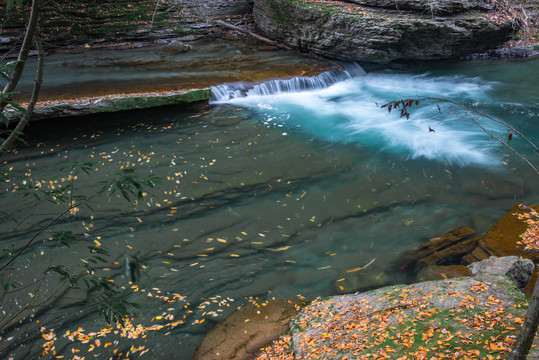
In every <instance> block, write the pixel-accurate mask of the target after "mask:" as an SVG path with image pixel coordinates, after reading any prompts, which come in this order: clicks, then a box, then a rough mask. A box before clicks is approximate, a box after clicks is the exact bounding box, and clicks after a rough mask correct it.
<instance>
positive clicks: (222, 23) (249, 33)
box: [215, 20, 294, 51]
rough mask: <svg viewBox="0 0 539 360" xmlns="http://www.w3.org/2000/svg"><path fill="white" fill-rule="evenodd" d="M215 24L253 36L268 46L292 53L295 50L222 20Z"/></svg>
mask: <svg viewBox="0 0 539 360" xmlns="http://www.w3.org/2000/svg"><path fill="white" fill-rule="evenodd" d="M215 23H216V24H217V25H221V26H222V27H225V28H228V29H231V30H236V31H239V32H242V33H244V34H247V35H249V36H252V37H254V38H255V39H257V40H260V41H262V42H265V43H266V44H270V45H273V46H277V47H278V48H281V49H285V50H290V51H293V50H294V49H292V48H291V47H289V46H286V45H283V44H280V43H278V42H277V41H273V40H270V39H268V38H265V37H263V36H260V35H258V34H255V33H254V32H252V31H249V30H247V29H244V28H241V27H239V26H236V25H232V24H229V23H227V22H224V21H222V20H216V21H215Z"/></svg>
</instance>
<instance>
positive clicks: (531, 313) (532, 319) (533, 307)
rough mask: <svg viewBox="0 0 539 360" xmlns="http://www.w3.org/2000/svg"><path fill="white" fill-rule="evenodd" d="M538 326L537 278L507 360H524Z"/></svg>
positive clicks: (538, 296)
mask: <svg viewBox="0 0 539 360" xmlns="http://www.w3.org/2000/svg"><path fill="white" fill-rule="evenodd" d="M538 325H539V276H538V277H537V280H536V281H535V289H534V291H533V295H532V298H531V301H530V307H529V308H528V312H527V313H526V319H525V320H524V324H522V329H521V330H520V334H519V336H518V338H517V342H516V344H515V347H514V349H513V351H512V352H511V356H510V357H509V359H508V360H526V357H527V356H528V353H529V351H530V349H531V346H532V343H533V339H534V338H535V333H536V332H537V326H538Z"/></svg>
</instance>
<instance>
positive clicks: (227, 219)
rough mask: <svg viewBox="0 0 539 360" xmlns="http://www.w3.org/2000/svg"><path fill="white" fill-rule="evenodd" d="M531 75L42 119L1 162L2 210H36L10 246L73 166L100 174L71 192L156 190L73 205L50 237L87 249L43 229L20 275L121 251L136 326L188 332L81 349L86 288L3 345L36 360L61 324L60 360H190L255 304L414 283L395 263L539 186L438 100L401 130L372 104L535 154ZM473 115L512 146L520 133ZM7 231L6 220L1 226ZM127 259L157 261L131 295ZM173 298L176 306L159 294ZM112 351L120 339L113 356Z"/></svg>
mask: <svg viewBox="0 0 539 360" xmlns="http://www.w3.org/2000/svg"><path fill="white" fill-rule="evenodd" d="M538 67H539V62H538V61H537V60H535V61H527V62H501V61H497V62H491V61H477V62H453V63H442V64H436V65H431V66H428V67H423V68H418V69H416V70H407V71H395V70H385V71H378V72H371V73H364V72H363V71H361V69H358V68H357V67H353V66H349V67H348V70H347V72H345V73H338V72H334V73H331V74H330V75H328V74H326V75H324V78H323V79H322V80H320V79H310V80H309V79H302V80H292V81H289V82H285V83H283V82H281V83H275V82H273V83H268V84H263V85H259V86H258V87H255V88H253V84H249V83H242V84H229V85H227V86H226V87H220V88H218V89H217V88H216V89H215V91H214V93H216V94H221V95H220V96H216V98H215V99H214V100H213V101H212V103H211V104H198V105H193V106H190V107H187V108H185V107H168V108H159V109H153V110H149V111H134V112H129V113H121V114H111V115H102V116H94V117H91V118H81V119H76V122H74V121H75V120H74V119H66V120H58V121H50V122H47V123H46V124H45V123H43V124H39V123H36V124H33V125H32V126H31V127H30V129H29V132H28V137H29V139H30V144H29V145H28V146H26V147H22V148H20V149H19V150H18V151H17V152H16V153H14V154H11V155H9V156H8V157H6V158H5V159H4V158H3V159H2V160H5V161H7V164H6V165H5V166H6V167H8V168H13V169H12V175H10V182H9V183H7V184H5V185H3V191H2V194H1V203H0V204H1V206H0V207H1V210H3V211H7V212H9V213H10V214H12V215H13V216H14V217H16V218H19V219H21V218H25V217H26V216H29V217H28V219H27V220H26V221H25V222H24V223H23V224H22V225H21V226H20V227H18V228H16V229H15V230H14V231H13V232H12V233H10V234H9V235H8V237H7V238H4V239H3V240H2V243H3V245H5V246H9V245H11V244H15V245H17V246H21V244H23V243H24V242H25V241H26V240H27V239H28V238H29V237H31V236H32V234H35V232H36V230H35V228H36V227H35V226H34V225H32V224H35V223H36V222H39V223H40V224H46V222H47V221H48V219H50V218H51V217H53V216H54V214H58V212H59V211H60V210H59V208H58V207H55V206H54V205H52V204H50V203H44V202H41V203H39V204H37V205H36V204H35V202H34V200H33V199H32V197H26V198H22V197H19V196H18V195H17V194H16V192H15V193H14V192H13V189H14V188H15V187H17V186H18V187H21V186H22V185H23V184H24V183H25V182H26V183H30V182H32V181H33V182H36V181H40V183H41V184H42V185H41V186H42V188H44V189H46V188H49V187H51V186H55V187H57V186H58V183H61V178H62V177H65V175H63V174H66V172H67V170H62V169H63V168H67V167H69V166H70V165H71V164H73V163H74V162H85V161H94V162H95V166H94V170H92V173H91V174H90V175H86V174H84V173H79V174H78V178H77V180H76V181H75V185H76V186H75V189H76V190H75V193H78V194H92V193H93V192H95V191H97V190H98V189H99V188H100V186H101V183H100V181H101V180H107V179H110V178H111V177H113V175H114V173H116V172H118V171H120V170H121V169H125V168H132V169H135V170H136V172H137V174H139V175H140V176H146V175H148V174H150V173H152V174H154V175H157V176H159V177H161V178H162V179H163V182H162V184H160V185H159V186H158V187H157V188H156V189H154V190H149V191H147V192H148V193H147V194H146V195H145V197H144V200H143V201H141V202H139V203H138V204H136V205H132V204H129V203H127V202H125V201H123V200H122V199H117V198H115V197H113V198H107V197H99V198H97V199H95V200H93V201H92V207H93V209H94V211H90V210H89V209H86V208H83V207H81V209H80V211H79V212H77V213H76V214H74V215H69V216H66V217H64V218H62V220H61V221H59V222H58V223H56V224H55V225H54V231H58V230H69V231H73V232H74V233H76V234H80V235H81V238H80V240H78V241H76V242H74V243H73V244H72V245H71V247H69V248H66V247H62V246H59V245H57V244H56V243H55V242H54V241H50V240H47V239H48V238H49V237H50V234H47V233H45V234H43V235H42V236H39V237H38V238H37V240H36V241H35V242H34V243H33V244H32V245H31V246H30V251H28V252H27V253H26V255H25V256H23V257H22V259H20V261H18V262H17V264H16V266H15V267H14V270H15V271H14V275H13V276H14V277H15V278H16V279H17V280H18V281H20V282H22V283H32V284H33V281H34V279H41V275H40V274H41V273H42V271H43V269H45V268H46V267H47V266H48V264H49V263H58V262H61V263H63V264H66V265H68V266H70V267H71V268H77V266H79V265H80V264H81V260H80V258H81V257H83V256H84V255H85V254H87V245H88V243H89V242H90V243H91V242H95V240H97V241H98V242H99V243H100V244H101V245H102V246H103V247H106V248H108V249H110V251H111V253H112V258H114V259H116V258H117V261H116V262H117V264H114V263H112V264H105V265H102V266H103V268H102V269H101V270H100V271H101V273H102V274H103V276H109V277H111V278H112V279H114V280H115V282H116V283H117V284H118V285H121V286H124V287H125V291H124V295H125V298H126V299H129V300H131V301H134V302H137V303H139V304H140V305H141V306H142V310H139V311H138V312H137V313H136V315H135V316H133V319H132V322H133V324H140V325H142V326H145V327H149V326H151V325H154V324H165V323H169V324H170V320H166V319H165V317H167V316H169V315H173V316H174V319H175V320H177V319H181V320H182V321H184V322H185V324H183V325H178V326H168V327H165V328H164V329H161V330H159V331H148V332H147V334H146V335H147V336H146V337H144V338H143V337H139V338H137V339H126V338H123V337H121V336H120V334H108V335H107V336H104V337H102V338H99V337H97V338H94V339H92V340H91V341H90V342H88V343H81V342H80V341H79V342H71V341H70V340H68V339H67V338H64V337H62V335H64V334H66V331H68V330H69V331H71V332H73V331H75V330H76V329H77V328H78V327H82V328H83V329H84V333H86V334H88V333H91V332H97V331H99V330H101V329H103V328H106V324H105V323H104V321H103V320H102V319H101V318H100V316H99V315H98V314H97V313H96V311H95V308H94V307H92V306H90V305H89V304H88V303H87V302H86V301H85V298H86V297H87V296H88V294H87V292H86V291H85V290H76V291H75V292H72V293H66V294H64V295H62V296H60V293H58V294H57V295H58V302H57V303H55V304H54V306H48V305H46V304H44V305H40V306H37V302H35V303H34V305H36V306H37V307H36V310H37V309H39V310H40V311H42V313H41V314H40V316H39V319H40V323H39V324H36V322H35V320H32V321H30V322H28V323H24V324H18V325H16V326H14V327H12V328H10V330H9V332H8V333H6V334H3V335H2V336H3V337H5V338H9V337H11V336H13V337H14V339H18V341H17V342H13V344H16V346H14V347H12V348H6V347H3V348H2V349H0V351H2V353H3V354H8V355H12V356H14V357H15V358H21V359H22V358H36V357H38V355H37V354H39V353H40V352H41V349H42V344H43V343H44V340H43V338H42V337H41V333H40V332H39V327H40V326H44V327H45V328H46V331H47V332H48V331H49V330H51V329H54V334H55V335H56V337H57V340H56V342H55V346H56V350H57V352H58V353H59V354H63V355H66V356H72V351H74V350H72V349H77V350H80V353H76V354H77V355H79V356H87V358H88V357H90V356H92V355H94V354H95V355H99V356H100V357H101V356H102V357H107V358H108V356H112V351H113V349H115V348H119V349H120V350H119V351H123V352H124V353H125V352H126V351H128V350H129V348H130V347H131V346H135V347H139V346H144V350H142V349H141V350H138V352H136V354H140V353H141V352H142V351H145V350H149V351H148V352H147V353H145V355H143V356H146V357H148V358H159V359H165V358H175V359H190V358H191V357H192V354H193V351H194V349H195V347H196V345H197V343H198V342H199V341H200V340H201V338H202V337H203V335H204V333H206V332H207V331H209V330H210V329H212V328H213V327H214V326H215V324H216V323H218V321H219V320H220V319H222V317H223V316H224V315H225V314H227V313H229V312H230V311H231V310H232V309H234V308H236V307H237V306H239V305H241V304H243V303H246V302H248V301H250V300H251V301H252V300H253V299H255V298H258V299H259V300H258V301H262V300H264V299H268V298H272V297H275V298H293V299H298V298H300V299H303V298H305V299H313V298H315V297H317V296H327V295H333V294H339V293H343V292H353V291H361V290H365V289H369V288H373V287H377V286H382V285H386V284H395V283H402V282H407V281H413V274H409V273H405V272H404V271H402V270H400V269H399V268H397V267H395V266H394V263H395V262H397V261H398V259H399V256H400V255H401V254H402V253H403V252H405V251H407V250H409V249H411V248H412V247H414V246H416V245H418V244H420V243H423V242H425V241H428V239H430V238H432V237H435V236H438V235H440V234H442V233H444V232H446V231H449V230H451V229H453V228H455V227H458V226H462V225H470V226H472V227H474V228H475V229H477V230H478V232H479V233H481V232H484V231H486V230H487V229H488V228H489V227H490V226H492V224H494V222H496V220H497V219H498V218H499V217H501V216H502V215H504V214H505V213H506V212H507V211H508V210H509V208H510V206H511V205H512V204H514V203H515V202H537V201H539V197H538V189H539V187H538V185H539V181H538V176H537V174H535V173H534V172H533V171H532V170H531V169H530V167H529V166H528V165H527V164H526V163H524V162H523V161H522V160H521V159H519V158H517V157H516V156H514V155H513V154H512V153H511V152H510V151H508V150H507V149H506V148H505V147H504V146H502V145H500V144H499V143H498V142H497V141H495V140H493V139H492V138H491V137H490V136H489V135H488V134H486V133H485V132H484V131H482V130H481V129H480V128H478V127H477V126H476V125H475V124H474V123H473V122H471V120H470V118H469V117H468V116H467V115H466V114H465V113H463V112H462V111H460V110H459V109H457V108H451V107H448V106H447V105H444V104H441V105H440V110H441V111H439V110H438V107H437V105H436V104H430V105H429V102H427V101H421V102H420V104H419V105H418V106H417V107H415V106H414V107H412V108H411V109H410V119H405V118H401V117H399V115H398V113H396V112H395V111H392V112H391V113H390V114H389V113H388V112H387V111H386V110H384V109H381V108H380V107H379V106H380V105H382V104H384V103H387V102H388V101H392V100H399V99H402V98H408V97H441V98H447V99H451V100H453V101H456V102H459V103H464V104H466V105H467V106H469V107H470V108H472V109H476V110H478V111H481V112H485V113H487V114H490V115H492V116H494V117H495V118H496V119H499V120H503V121H505V122H508V123H510V124H512V125H513V126H514V127H516V128H518V129H519V130H520V131H521V132H522V133H524V134H525V135H526V136H527V137H528V138H529V139H530V140H531V141H532V142H533V143H534V144H537V143H538V139H539V124H538V115H539V96H538V95H537V94H538V93H539V92H538V90H539V80H538V78H537V76H534V75H535V74H537V73H538ZM313 84H315V85H313ZM311 85H312V86H311ZM227 94H228V95H227ZM475 120H476V121H477V122H479V124H481V125H482V126H485V127H486V129H488V131H490V132H491V133H492V134H493V135H495V136H497V137H500V138H501V139H504V140H505V139H507V136H508V134H509V132H512V131H508V130H507V129H506V128H505V127H503V126H501V125H500V124H498V123H491V122H486V121H485V119H484V118H482V117H476V118H475ZM432 130H434V131H432ZM510 145H512V146H514V148H515V149H516V150H518V151H519V152H520V153H521V154H522V155H524V156H525V157H526V158H528V159H529V161H530V162H532V163H533V164H535V166H537V164H538V160H537V154H536V153H534V151H533V148H532V147H530V146H529V145H527V144H526V143H525V142H524V141H523V140H522V139H521V138H520V137H519V136H518V135H517V134H516V133H514V134H513V139H512V141H511V142H510ZM59 174H62V175H61V176H59ZM55 180H56V181H57V183H55ZM51 181H52V182H51ZM13 227H14V226H13V223H12V222H11V221H10V220H9V219H8V218H7V217H3V218H2V220H1V222H0V228H1V229H2V231H1V232H2V233H4V234H6V233H7V231H9V230H10V229H12V228H13ZM42 252H43V254H42ZM135 253H138V254H139V257H140V258H141V259H143V260H144V261H145V262H146V263H147V264H148V269H147V271H145V274H144V276H143V277H142V279H141V280H140V282H139V283H137V285H138V288H136V287H132V284H129V283H128V280H127V279H126V278H125V277H124V275H123V271H122V269H121V268H122V265H123V263H124V261H125V255H126V254H128V255H133V254H135ZM358 268H361V269H359V270H358ZM44 281H45V282H44V283H43V284H41V283H40V282H38V283H37V285H32V286H34V289H35V288H37V287H41V288H47V290H46V291H45V293H44V294H40V295H39V296H45V297H46V295H47V294H51V292H52V291H53V290H54V289H55V288H56V284H57V282H56V279H54V278H50V279H49V278H47V279H45V280H44ZM32 286H30V287H29V288H28V289H26V290H25V291H30V290H31V289H32ZM135 290H136V291H135ZM149 293H151V295H152V296H149V295H148V294H149ZM174 294H178V296H177V297H176V298H174V300H173V301H172V302H165V301H164V300H163V298H162V297H163V296H168V297H169V298H170V299H172V298H173V297H174ZM179 295H181V297H180V296H179ZM39 296H38V297H39ZM18 308H20V301H19V302H17V301H15V298H14V297H8V298H6V299H4V301H3V305H2V309H3V311H6V312H7V313H9V314H13V313H14V312H15V311H16V310H17V309H18ZM169 319H170V317H169ZM22 333H26V334H27V335H24V336H23V335H21V334H22ZM94 336H96V335H95V334H94ZM95 339H101V340H100V341H101V345H100V346H99V347H98V346H97V345H95ZM21 342H22V343H23V344H22V345H21V346H19V344H20V343H21ZM106 342H111V343H112V344H113V345H111V346H109V347H107V348H104V346H103V344H104V343H106ZM4 344H6V343H4ZM90 344H93V345H94V346H95V347H94V348H92V351H91V352H88V351H89V350H90V348H91V347H90ZM3 346H5V345H3ZM134 357H135V358H136V356H134Z"/></svg>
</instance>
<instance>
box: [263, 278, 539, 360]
mask: <svg viewBox="0 0 539 360" xmlns="http://www.w3.org/2000/svg"><path fill="white" fill-rule="evenodd" d="M526 310H527V303H526V300H525V298H524V296H523V294H522V293H520V292H519V291H517V290H516V289H515V287H514V284H513V282H512V281H511V280H509V279H508V278H507V277H505V276H499V275H487V276H479V277H474V278H471V277H464V278H458V279H450V280H440V281H428V282H421V283H417V284H412V285H397V286H389V287H385V288H381V289H377V290H373V291H369V292H366V293H361V294H351V295H343V296H334V297H331V298H327V299H320V300H317V301H314V302H312V303H311V304H310V305H309V306H307V307H305V308H304V309H302V310H301V311H300V313H299V315H298V316H297V317H296V319H295V320H294V321H293V322H292V323H291V328H292V330H291V331H290V332H289V333H288V334H286V335H284V336H282V337H281V338H280V339H279V340H278V341H276V342H275V343H274V344H273V346H271V347H268V348H265V349H263V350H262V352H261V354H260V355H259V357H258V358H257V359H268V358H269V359H271V358H285V357H284V356H283V354H286V355H288V357H286V358H290V359H328V360H329V359H331V360H333V359H335V360H336V359H339V360H342V359H360V358H361V359H362V358H373V359H376V358H378V359H410V358H413V359H419V358H421V359H431V358H437V359H439V358H446V357H447V358H470V359H486V358H487V357H488V356H492V358H501V359H503V358H506V357H507V355H508V354H509V352H510V351H511V349H512V347H513V345H514V342H515V337H516V336H517V335H518V333H519V331H520V327H521V324H522V322H523V320H524V316H525V313H526ZM538 341H539V338H538V339H536V342H538ZM279 355H280V357H279Z"/></svg>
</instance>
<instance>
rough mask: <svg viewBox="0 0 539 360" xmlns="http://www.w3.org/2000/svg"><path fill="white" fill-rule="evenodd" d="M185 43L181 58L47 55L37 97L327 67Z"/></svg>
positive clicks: (27, 74)
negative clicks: (188, 49) (187, 49)
mask: <svg viewBox="0 0 539 360" xmlns="http://www.w3.org/2000/svg"><path fill="white" fill-rule="evenodd" d="M189 44H190V45H191V46H192V47H193V50H192V51H190V52H187V53H181V54H170V53H166V52H163V50H162V48H163V46H164V45H161V46H151V47H142V48H138V49H123V50H122V49H101V50H92V51H87V52H84V53H80V54H55V55H48V56H47V57H46V61H45V71H44V80H43V86H42V90H41V92H40V99H41V100H54V99H66V98H67V99H70V98H73V97H80V96H98V95H109V94H114V93H135V92H143V91H174V90H183V89H193V88H204V87H210V86H212V85H217V84H220V83H223V82H228V81H240V80H241V81H244V80H250V81H260V80H263V79H270V78H274V77H287V76H294V75H307V76H309V75H313V74H318V73H320V72H321V71H324V70H326V69H328V68H329V66H330V64H329V63H326V62H322V61H319V60H315V59H313V58H311V57H308V56H300V55H298V54H297V53H294V52H288V51H284V50H281V49H274V50H263V51H261V50H258V49H257V47H256V46H257V44H258V43H254V44H253V42H249V41H246V42H241V41H216V40H215V39H206V40H197V41H193V42H190V43H189ZM35 67H36V59H30V60H28V65H27V66H26V67H25V71H24V73H23V76H22V78H21V81H20V83H19V86H18V88H17V91H19V92H21V97H22V98H25V99H27V98H29V97H30V93H31V91H32V87H33V84H34V77H35ZM2 80H3V79H2Z"/></svg>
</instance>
